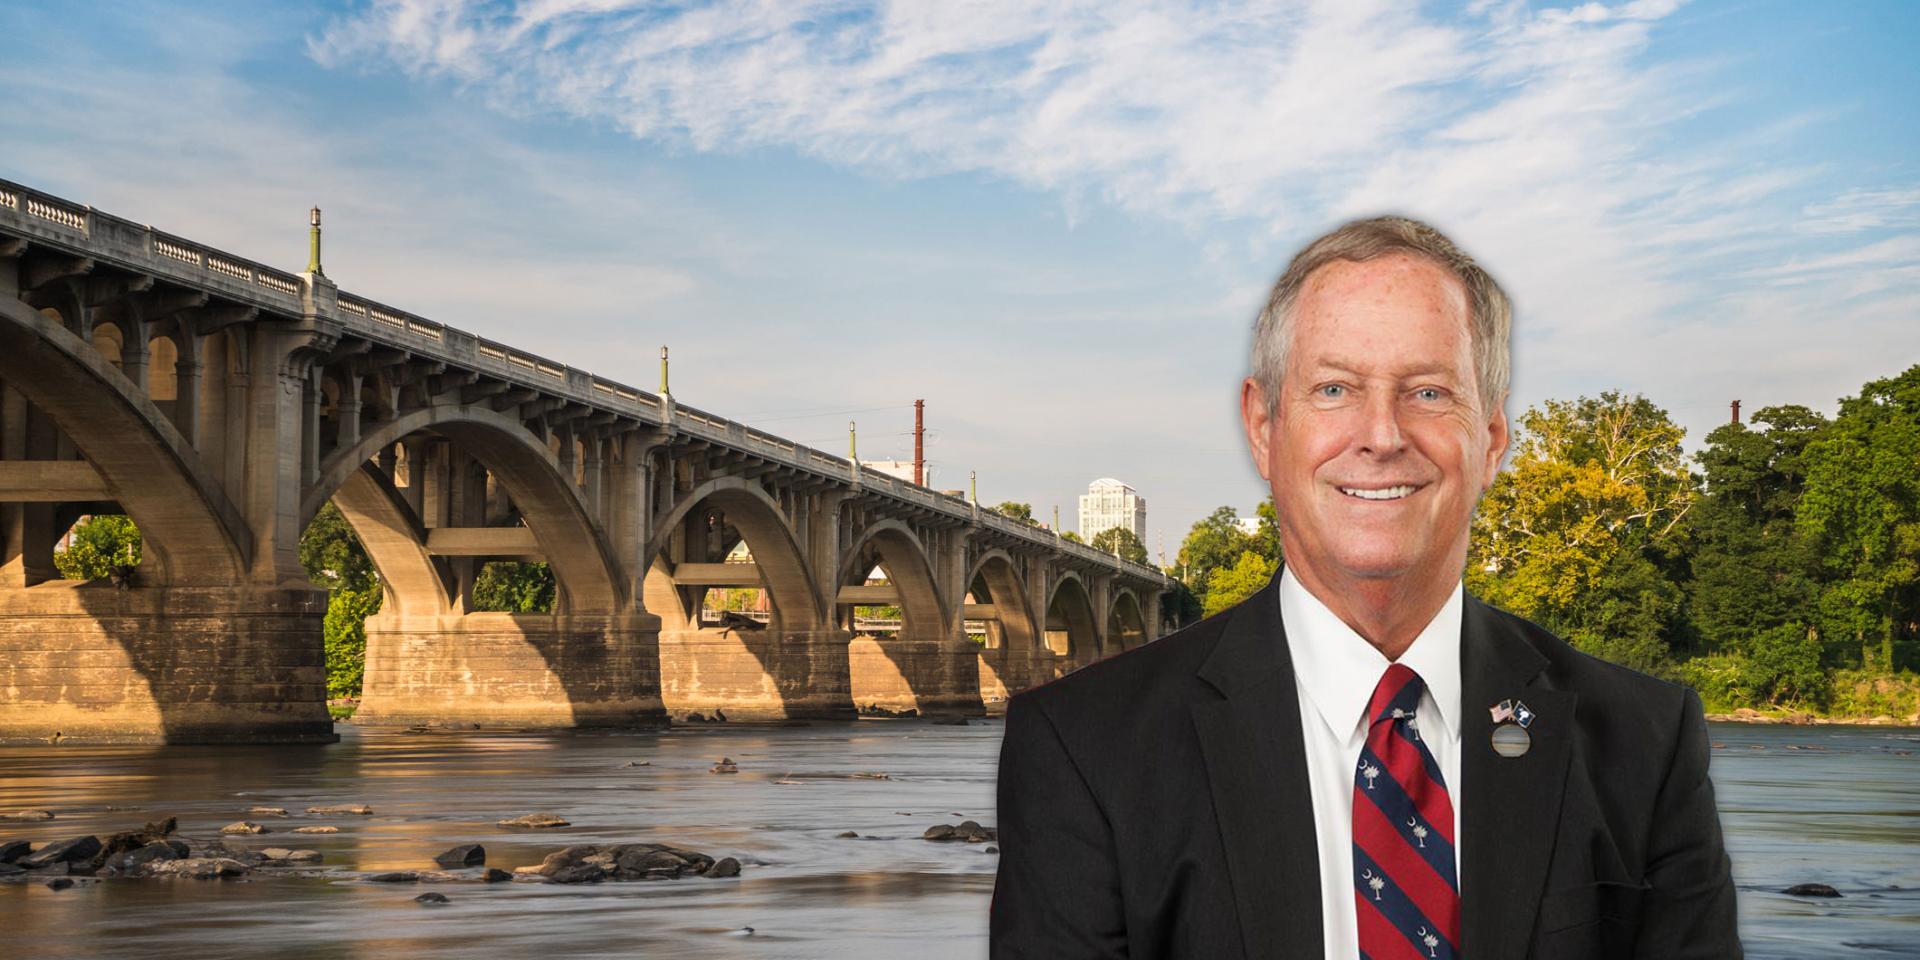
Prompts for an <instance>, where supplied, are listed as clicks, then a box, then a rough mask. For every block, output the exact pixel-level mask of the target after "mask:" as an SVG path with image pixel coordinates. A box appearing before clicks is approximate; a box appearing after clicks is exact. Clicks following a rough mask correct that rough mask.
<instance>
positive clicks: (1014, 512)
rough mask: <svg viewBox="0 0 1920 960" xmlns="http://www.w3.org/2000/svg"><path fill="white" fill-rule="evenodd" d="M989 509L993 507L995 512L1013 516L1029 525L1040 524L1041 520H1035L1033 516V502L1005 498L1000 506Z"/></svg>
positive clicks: (1035, 525)
mask: <svg viewBox="0 0 1920 960" xmlns="http://www.w3.org/2000/svg"><path fill="white" fill-rule="evenodd" d="M989 509H991V510H992V511H993V512H994V513H998V514H1001V515H1003V516H1008V517H1012V518H1013V519H1015V520H1018V521H1020V522H1021V523H1024V524H1026V525H1027V526H1029V527H1037V526H1039V525H1040V521H1038V520H1035V519H1034V518H1033V504H1031V503H1019V502H1017V501H1013V500H1004V501H1001V503H1000V505H999V506H997V507H991V508H989Z"/></svg>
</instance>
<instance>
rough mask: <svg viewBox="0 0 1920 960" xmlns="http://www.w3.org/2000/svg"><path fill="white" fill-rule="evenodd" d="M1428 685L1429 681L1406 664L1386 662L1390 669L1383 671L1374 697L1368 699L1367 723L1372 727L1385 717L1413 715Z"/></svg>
mask: <svg viewBox="0 0 1920 960" xmlns="http://www.w3.org/2000/svg"><path fill="white" fill-rule="evenodd" d="M1426 689H1427V682H1426V681H1425V680H1422V679H1420V675H1419V674H1417V673H1415V672H1413V668H1411V667H1408V666H1407V665H1405V664H1400V663H1394V664H1389V665H1388V666H1387V672H1386V673H1383V674H1381V675H1380V682H1379V683H1378V684H1375V685H1374V688H1373V699H1371V700H1369V701H1368V702H1367V726H1368V728H1369V729H1371V728H1372V727H1373V726H1375V725H1376V724H1379V723H1380V722H1381V721H1383V720H1400V719H1408V720H1411V719H1412V718H1413V711H1414V709H1415V708H1416V707H1418V706H1419V705H1420V694H1422V693H1424V692H1425V691H1426Z"/></svg>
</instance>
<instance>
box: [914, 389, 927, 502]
mask: <svg viewBox="0 0 1920 960" xmlns="http://www.w3.org/2000/svg"><path fill="white" fill-rule="evenodd" d="M926 411H927V402H926V401H925V400H915V401H914V402H913V482H914V483H916V484H919V485H920V486H923V487H924V486H926V485H927V474H926V468H927V458H926V446H925V442H924V441H925V440H926V436H927V424H926V419H925V415H926Z"/></svg>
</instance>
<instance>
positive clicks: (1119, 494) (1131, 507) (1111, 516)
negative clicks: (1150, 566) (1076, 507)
mask: <svg viewBox="0 0 1920 960" xmlns="http://www.w3.org/2000/svg"><path fill="white" fill-rule="evenodd" d="M1114 527H1123V528H1125V529H1128V530H1131V531H1133V535H1134V536H1136V537H1139V538H1140V542H1141V543H1146V542H1147V500H1146V498H1145V497H1142V496H1140V495H1139V494H1137V493H1135V492H1133V488H1132V487H1129V486H1127V485H1126V484H1124V483H1121V482H1120V481H1118V480H1115V479H1113V478H1112V477H1102V478H1100V479H1098V480H1095V481H1094V482H1092V483H1090V484H1087V492H1086V493H1085V494H1082V495H1081V497H1080V537H1081V539H1083V540H1085V541H1087V542H1088V543H1092V542H1093V538H1094V537H1096V536H1099V534H1100V531H1102V530H1109V529H1112V528H1114Z"/></svg>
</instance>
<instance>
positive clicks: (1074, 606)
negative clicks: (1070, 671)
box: [1046, 570, 1101, 665]
mask: <svg viewBox="0 0 1920 960" xmlns="http://www.w3.org/2000/svg"><path fill="white" fill-rule="evenodd" d="M1046 630H1047V647H1048V648H1049V649H1051V650H1052V651H1053V652H1054V655H1056V656H1059V657H1064V658H1066V659H1068V660H1070V661H1072V662H1073V663H1074V664H1075V665H1080V664H1085V663H1088V662H1090V661H1092V660H1095V659H1097V658H1099V656H1100V653H1101V651H1100V633H1099V630H1098V623H1097V622H1096V621H1095V620H1094V611H1093V596H1092V593H1091V592H1090V591H1089V589H1088V586H1087V582H1086V580H1085V579H1084V578H1082V577H1081V576H1080V574H1079V573H1077V572H1075V571H1072V570H1063V571H1060V573H1059V574H1058V575H1057V576H1056V577H1055V578H1054V581H1053V585H1052V589H1051V595H1050V596H1049V597H1048V598H1047V627H1046Z"/></svg>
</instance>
